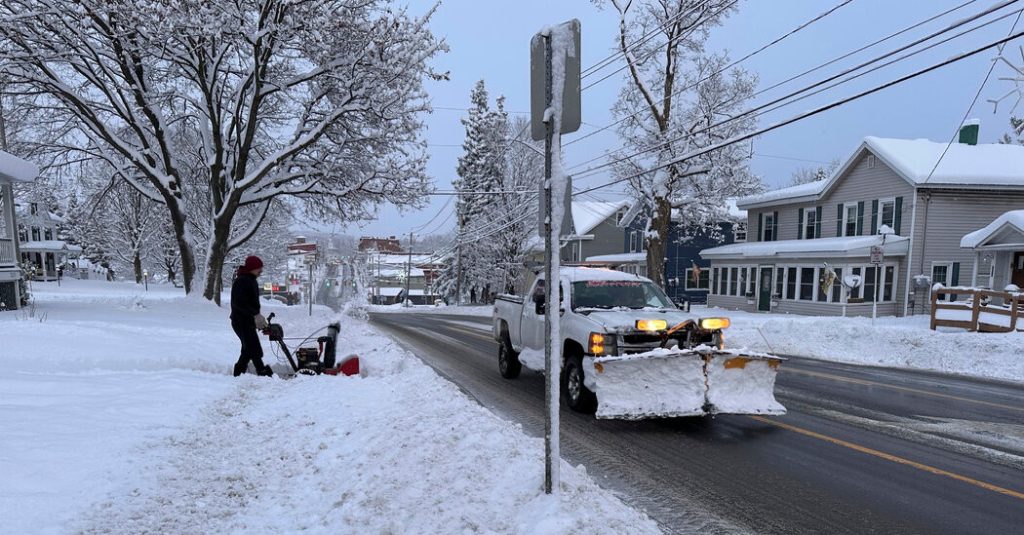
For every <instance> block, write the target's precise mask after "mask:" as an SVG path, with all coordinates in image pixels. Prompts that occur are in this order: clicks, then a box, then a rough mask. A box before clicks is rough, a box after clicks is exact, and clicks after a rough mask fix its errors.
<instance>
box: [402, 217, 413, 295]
mask: <svg viewBox="0 0 1024 535" xmlns="http://www.w3.org/2000/svg"><path fill="white" fill-rule="evenodd" d="M411 278H412V232H410V233H409V261H408V262H406V263H405V303H403V305H404V306H409V305H408V303H410V302H411V299H409V279H411Z"/></svg>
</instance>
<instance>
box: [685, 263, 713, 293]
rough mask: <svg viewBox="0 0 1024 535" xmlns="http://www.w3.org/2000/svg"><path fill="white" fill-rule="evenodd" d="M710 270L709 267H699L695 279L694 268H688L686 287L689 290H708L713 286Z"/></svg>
mask: <svg viewBox="0 0 1024 535" xmlns="http://www.w3.org/2000/svg"><path fill="white" fill-rule="evenodd" d="M710 271H711V270H709V269H698V270H697V275H696V280H695V279H694V271H693V268H686V286H685V288H686V289H687V290H707V289H709V288H711V280H710V278H711V273H710Z"/></svg>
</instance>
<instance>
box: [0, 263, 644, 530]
mask: <svg viewBox="0 0 1024 535" xmlns="http://www.w3.org/2000/svg"><path fill="white" fill-rule="evenodd" d="M35 296H36V298H37V299H38V303H37V308H36V310H35V315H34V317H29V316H28V315H27V314H23V313H21V312H18V313H5V314H0V330H2V331H3V332H4V334H5V335H6V336H5V347H4V348H3V350H0V364H2V365H3V366H4V367H5V369H6V370H7V371H8V373H7V374H5V375H4V376H2V377H0V422H2V425H3V429H4V432H3V433H2V434H0V452H2V455H0V473H3V474H4V477H3V478H0V496H2V499H0V518H3V519H4V520H3V526H4V527H3V531H8V532H11V533H64V532H83V533H98V532H103V533H123V532H125V533H126V532H132V533H138V532H167V533H200V532H205V533H226V532H232V533H292V532H297V531H301V530H309V531H313V532H331V533H388V532H390V533H401V532H421V533H440V532H488V533H491V532H496V533H576V532H597V533H623V532H631V533H636V532H648V533H653V532H657V526H656V525H655V524H654V523H653V522H652V521H651V520H650V519H648V518H647V517H646V516H645V515H643V514H642V513H639V512H637V511H634V510H632V509H630V508H629V507H627V506H625V505H624V504H623V503H622V502H621V501H620V500H619V499H618V498H616V497H614V496H612V495H610V494H609V493H607V492H605V491H603V490H601V489H600V488H599V487H597V485H596V484H595V483H594V482H593V481H592V480H591V479H590V478H589V477H588V476H587V475H586V472H585V470H584V469H582V468H573V467H570V466H567V465H564V466H563V468H562V471H563V472H562V473H563V478H562V486H561V490H562V495H561V498H560V500H559V501H557V502H556V501H553V500H551V499H549V498H548V497H545V496H544V495H543V494H542V493H541V491H540V489H541V486H542V477H543V464H542V459H543V447H542V441H541V440H540V439H534V438H529V437H527V436H526V435H525V434H523V433H522V431H521V430H520V429H519V427H518V426H516V425H513V424H511V423H508V422H505V421H503V420H500V419H499V418H497V417H495V416H494V415H493V414H492V413H490V412H489V411H487V410H486V409H484V408H482V407H480V406H479V405H478V404H476V403H475V402H473V401H471V400H469V399H468V398H466V397H465V396H464V395H463V394H462V393H461V392H460V391H459V390H458V389H457V388H456V387H455V386H454V385H452V384H450V383H448V382H447V381H445V380H443V379H441V378H440V377H438V376H437V375H436V374H435V373H434V372H433V371H432V370H431V369H430V368H428V367H427V366H425V365H424V364H422V363H421V362H420V361H419V360H418V359H416V358H414V357H412V356H410V355H408V354H406V353H404V352H403V351H402V350H400V349H399V348H398V347H397V346H395V345H393V344H392V343H391V342H389V341H388V340H387V339H386V338H385V337H384V336H382V335H381V334H379V333H378V332H377V331H376V330H374V329H373V328H372V327H370V326H369V325H368V324H367V323H366V322H364V321H359V320H356V319H353V318H350V317H346V316H340V317H339V316H337V315H334V314H333V313H331V312H330V311H329V310H327V309H324V308H317V309H315V310H314V315H313V317H308V316H307V315H306V314H307V310H306V309H305V308H304V307H284V306H281V307H278V308H275V309H274V312H277V313H278V316H279V318H280V320H281V323H282V325H284V328H285V333H286V336H292V335H305V334H307V333H308V332H310V331H313V330H315V329H317V328H319V327H321V326H323V325H325V324H326V323H328V322H330V321H339V322H341V324H342V334H341V337H340V342H339V353H341V354H346V353H350V352H354V353H357V354H359V355H360V356H361V357H362V361H363V363H364V366H363V367H364V368H365V369H366V371H367V377H365V378H359V377H299V378H296V379H293V380H290V381H282V380H278V379H266V378H257V377H255V376H252V375H247V376H244V377H241V378H233V377H230V376H229V375H228V373H227V372H228V370H229V369H230V367H231V364H232V362H233V361H234V359H235V357H236V354H237V340H235V338H234V335H233V333H232V332H231V331H230V327H229V325H228V320H227V310H226V309H223V308H218V307H216V306H214V305H212V304H209V303H206V302H204V301H202V300H201V299H195V298H184V297H180V294H177V293H175V292H173V291H167V292H161V291H157V292H155V293H154V291H153V287H151V291H150V293H149V295H146V294H144V293H143V292H140V291H138V289H137V288H136V287H135V286H134V285H130V284H120V283H106V282H96V281H67V282H65V283H64V286H63V287H61V288H59V289H58V288H57V287H56V285H52V286H47V285H37V288H36V290H35ZM43 318H44V320H43V321H40V319H43ZM8 340H13V342H12V343H7V341H8ZM264 344H265V345H264V347H265V350H266V352H267V361H268V362H273V361H274V358H273V355H272V353H271V351H270V347H269V344H268V343H267V342H264Z"/></svg>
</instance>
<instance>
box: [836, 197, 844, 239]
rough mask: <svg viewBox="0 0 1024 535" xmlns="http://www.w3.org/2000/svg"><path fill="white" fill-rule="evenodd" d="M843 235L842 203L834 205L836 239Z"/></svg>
mask: <svg viewBox="0 0 1024 535" xmlns="http://www.w3.org/2000/svg"><path fill="white" fill-rule="evenodd" d="M842 235H843V203H839V204H838V205H836V237H837V238H838V237H840V236H842Z"/></svg>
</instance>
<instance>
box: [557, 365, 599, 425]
mask: <svg viewBox="0 0 1024 535" xmlns="http://www.w3.org/2000/svg"><path fill="white" fill-rule="evenodd" d="M562 376H563V377H564V378H565V379H563V381H562V384H563V385H564V387H565V397H566V400H567V401H568V404H569V408H570V409H572V410H574V411H576V412H582V413H584V414H593V413H594V411H596V410H597V396H595V395H594V393H593V392H591V391H590V389H589V388H587V386H586V385H585V384H584V382H583V377H584V375H583V358H582V357H580V356H579V355H571V356H570V357H569V358H568V359H566V361H565V369H564V370H563V371H562Z"/></svg>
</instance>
